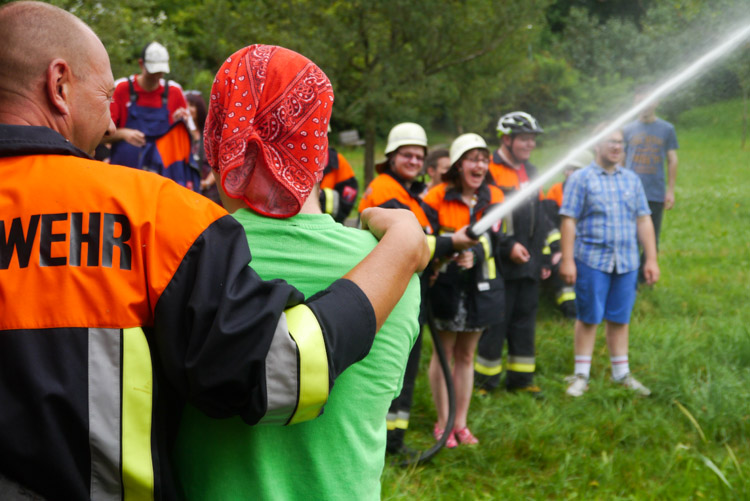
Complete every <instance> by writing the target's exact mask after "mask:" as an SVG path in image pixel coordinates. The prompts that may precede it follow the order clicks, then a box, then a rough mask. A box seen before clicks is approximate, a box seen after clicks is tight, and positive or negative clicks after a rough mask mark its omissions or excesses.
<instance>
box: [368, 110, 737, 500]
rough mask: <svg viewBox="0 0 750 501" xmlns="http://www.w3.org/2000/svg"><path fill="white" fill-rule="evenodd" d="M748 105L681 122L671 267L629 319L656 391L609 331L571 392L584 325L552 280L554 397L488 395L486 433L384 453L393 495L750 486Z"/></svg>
mask: <svg viewBox="0 0 750 501" xmlns="http://www.w3.org/2000/svg"><path fill="white" fill-rule="evenodd" d="M740 113H741V103H740V102H737V101H734V102H728V103H723V104H720V105H713V106H711V107H708V108H701V109H693V110H690V111H688V112H685V113H683V114H682V116H681V117H680V118H679V120H678V121H677V122H676V124H675V125H676V127H677V133H678V139H679V141H680V150H679V158H680V164H679V173H678V180H677V189H676V205H675V208H674V209H673V210H672V211H669V212H668V213H667V214H666V215H665V220H664V226H663V230H662V243H661V251H660V266H661V271H662V278H661V280H660V282H659V283H658V284H657V285H656V286H655V287H654V288H653V289H644V290H642V291H641V292H640V293H639V295H638V300H637V302H636V306H635V310H634V314H633V319H632V324H631V350H630V362H631V369H632V370H633V372H634V374H635V375H636V376H637V377H638V378H639V379H641V380H642V381H643V382H644V383H645V384H646V385H648V386H649V387H650V388H651V389H652V390H653V395H652V396H651V397H650V398H638V397H635V396H633V395H631V394H630V393H629V392H628V391H627V390H624V389H621V388H618V387H615V386H614V385H612V383H611V382H610V381H609V361H608V354H607V351H606V347H605V345H604V339H603V335H602V334H603V333H602V332H601V331H600V333H599V338H598V339H597V346H596V349H595V352H594V361H593V366H592V380H591V384H590V390H589V392H588V393H587V394H586V395H585V396H584V397H582V398H579V399H575V400H574V399H572V398H569V397H566V395H565V393H564V391H565V383H564V382H563V377H564V376H566V375H567V374H569V373H571V371H572V366H573V346H572V343H573V341H572V340H573V334H572V330H573V326H572V323H571V322H570V321H567V320H565V319H563V318H562V317H561V316H560V315H559V314H557V312H556V311H555V310H554V308H553V306H552V303H551V300H550V299H549V298H548V297H547V296H544V297H543V298H542V301H541V305H540V310H539V315H538V323H537V363H538V366H537V369H538V371H537V382H538V383H539V384H540V386H541V387H542V388H543V389H544V392H545V395H546V398H545V400H543V401H536V400H534V399H532V398H530V397H528V396H525V395H511V394H507V393H505V392H499V393H497V394H493V395H492V396H490V397H479V396H476V395H475V397H474V399H473V401H472V404H471V409H470V411H469V424H470V426H471V428H472V431H473V432H474V433H475V434H476V435H477V436H478V437H479V439H480V441H481V443H480V444H479V446H477V447H473V448H472V447H465V446H464V447H459V448H458V449H457V450H452V451H448V450H443V451H441V452H440V453H439V454H438V456H437V457H436V458H435V459H434V460H433V461H432V462H431V463H429V464H427V465H424V466H419V467H410V468H401V467H398V466H391V465H387V466H386V469H385V471H384V473H383V479H382V480H383V490H382V498H383V499H386V500H401V499H404V500H411V499H430V500H432V499H435V500H441V499H444V500H462V499H465V500H473V499H488V500H489V499H501V498H505V499H597V500H598V499H601V500H612V499H615V500H618V499H623V500H625V499H628V500H631V499H632V500H641V499H648V500H651V499H653V500H656V499H659V500H661V499H750V310H749V309H748V308H747V305H748V300H749V299H750V271H748V270H750V238H748V228H749V227H750V199H749V195H750V151H741V150H740V148H739V145H740V130H741V128H740ZM548 151H553V152H554V151H558V152H559V151H562V148H561V147H560V146H559V145H558V146H556V145H554V144H549V145H545V151H544V152H540V153H541V154H540V155H539V156H540V157H541V158H551V157H553V155H554V153H547V152H548ZM545 153H546V155H545ZM539 163H540V164H541V165H549V164H550V162H547V163H546V164H545V163H543V162H539ZM430 353H431V345H430V342H429V340H427V341H426V342H425V347H424V348H423V353H422V361H423V364H422V368H421V369H422V370H421V373H420V376H419V379H418V380H417V388H416V392H415V403H414V407H413V410H412V418H411V423H410V429H409V431H408V433H407V442H408V443H409V444H410V445H412V446H415V447H420V448H427V447H428V446H430V445H431V444H432V438H431V430H432V424H433V422H434V420H435V411H434V407H433V404H432V398H431V395H430V391H429V386H428V383H427V378H426V374H425V372H426V367H427V361H428V359H429V356H430Z"/></svg>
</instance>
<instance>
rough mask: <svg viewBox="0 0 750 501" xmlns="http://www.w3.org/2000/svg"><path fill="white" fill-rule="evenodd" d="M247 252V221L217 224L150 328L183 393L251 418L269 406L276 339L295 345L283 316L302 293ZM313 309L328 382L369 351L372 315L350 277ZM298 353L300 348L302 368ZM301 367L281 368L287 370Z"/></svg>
mask: <svg viewBox="0 0 750 501" xmlns="http://www.w3.org/2000/svg"><path fill="white" fill-rule="evenodd" d="M250 259H251V257H250V251H249V249H248V245H247V240H246V236H245V232H244V230H243V228H242V226H241V225H240V224H239V223H238V222H237V221H236V220H235V219H233V218H232V217H231V216H225V217H223V218H220V219H218V220H217V221H215V222H214V223H213V224H211V225H210V226H209V227H208V228H207V229H206V230H205V231H204V232H203V233H202V234H201V235H200V236H199V237H198V239H197V240H196V241H195V242H194V243H193V245H192V246H191V247H190V249H189V251H188V252H187V253H186V254H185V256H184V258H183V260H182V262H181V264H180V265H179V267H178V269H177V271H176V272H175V274H174V276H173V278H172V280H171V281H170V282H169V284H168V286H167V287H166V289H165V290H164V292H163V293H162V295H161V296H160V298H159V300H158V302H157V304H156V307H155V309H154V331H155V338H156V343H157V351H158V353H159V355H160V358H161V361H162V364H163V369H164V371H165V374H166V375H167V377H168V379H169V380H170V382H171V383H172V384H173V385H174V386H175V387H176V389H177V391H178V392H180V393H181V394H182V396H183V397H184V398H187V399H188V400H189V401H190V402H191V403H192V404H194V405H195V406H196V407H198V408H199V409H201V410H202V411H203V412H205V413H206V414H208V415H209V416H212V417H227V416H232V415H239V416H241V417H242V418H243V419H244V420H245V421H247V422H248V423H251V424H252V423H256V422H258V421H259V420H260V419H261V418H263V417H264V415H265V414H266V411H267V410H268V405H269V404H268V401H269V398H268V397H269V395H268V391H269V390H268V388H269V387H273V381H267V370H266V363H267V358H268V357H269V350H271V345H272V341H273V340H274V338H275V337H276V338H283V339H284V343H286V345H287V347H288V345H290V343H291V346H294V342H293V341H290V340H289V339H290V337H291V336H290V334H289V332H288V331H287V330H286V328H285V326H286V323H285V322H280V318H282V315H283V313H284V311H285V310H286V309H287V308H290V307H292V306H295V305H297V304H301V303H302V301H303V296H302V294H301V293H300V292H298V291H297V290H296V289H294V288H293V287H292V286H290V285H289V284H287V283H286V282H284V281H282V280H272V281H263V280H261V279H260V277H259V276H258V275H257V273H255V271H254V270H253V269H252V268H251V267H250V266H248V263H249V262H250ZM307 306H308V307H309V308H310V309H311V310H312V312H313V313H314V314H315V316H316V317H317V320H318V323H319V324H320V327H321V328H322V331H323V332H322V335H323V338H324V341H325V348H326V356H327V358H328V367H327V369H328V378H329V387H330V386H331V385H332V384H333V380H334V379H335V377H336V376H338V375H339V374H340V373H341V372H342V371H343V370H344V369H345V368H346V367H348V366H349V365H351V364H352V363H354V362H355V361H357V360H359V359H361V358H362V357H363V356H364V355H365V354H366V353H367V351H368V350H369V347H370V345H371V343H372V340H373V338H374V335H375V314H374V311H373V309H372V306H371V305H370V303H369V301H368V300H367V298H366V296H365V295H364V293H363V292H362V291H361V290H360V289H359V287H357V286H356V284H354V283H352V282H349V281H347V280H339V281H337V282H335V283H334V284H333V285H332V286H331V287H330V288H329V289H327V290H326V291H324V292H323V293H320V294H318V295H317V296H316V297H314V298H311V300H310V301H309V302H308V303H307ZM342 312H346V313H342ZM299 356H300V355H299V349H298V350H297V355H296V359H297V365H299ZM292 357H294V352H293V351H292ZM291 365H294V362H292V364H291ZM297 370H298V367H291V366H290V367H289V370H288V371H287V370H286V369H284V368H282V369H281V371H282V373H283V374H282V375H283V377H289V374H292V375H294V374H296V371H297ZM292 391H294V389H292Z"/></svg>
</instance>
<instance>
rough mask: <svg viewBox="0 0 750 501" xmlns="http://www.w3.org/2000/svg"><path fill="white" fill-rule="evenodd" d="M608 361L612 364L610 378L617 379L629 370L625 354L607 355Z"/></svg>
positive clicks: (625, 374)
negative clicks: (619, 355)
mask: <svg viewBox="0 0 750 501" xmlns="http://www.w3.org/2000/svg"><path fill="white" fill-rule="evenodd" d="M609 362H610V363H611V364H612V379H614V380H615V381H619V380H620V379H622V378H624V377H625V376H627V374H628V372H630V364H628V356H627V355H625V356H623V357H609Z"/></svg>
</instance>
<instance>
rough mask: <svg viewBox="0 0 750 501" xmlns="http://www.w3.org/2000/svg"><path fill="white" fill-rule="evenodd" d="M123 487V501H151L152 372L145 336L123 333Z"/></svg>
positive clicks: (135, 330) (133, 331)
mask: <svg viewBox="0 0 750 501" xmlns="http://www.w3.org/2000/svg"><path fill="white" fill-rule="evenodd" d="M122 337H123V357H122V483H123V491H124V493H125V499H126V500H129V499H137V500H141V499H154V462H153V458H152V457H151V414H152V412H153V409H152V407H153V389H154V386H153V368H152V367H151V352H150V350H149V347H148V342H147V341H146V335H145V334H144V333H143V330H142V329H140V328H133V329H123V335H122Z"/></svg>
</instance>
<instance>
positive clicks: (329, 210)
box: [323, 188, 334, 214]
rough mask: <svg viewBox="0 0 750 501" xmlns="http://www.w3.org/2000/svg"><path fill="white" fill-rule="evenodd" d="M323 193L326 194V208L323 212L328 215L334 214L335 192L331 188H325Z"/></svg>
mask: <svg viewBox="0 0 750 501" xmlns="http://www.w3.org/2000/svg"><path fill="white" fill-rule="evenodd" d="M323 191H324V192H325V194H326V206H325V208H324V209H323V211H324V212H325V213H326V214H333V197H334V194H333V190H332V189H331V188H323Z"/></svg>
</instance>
